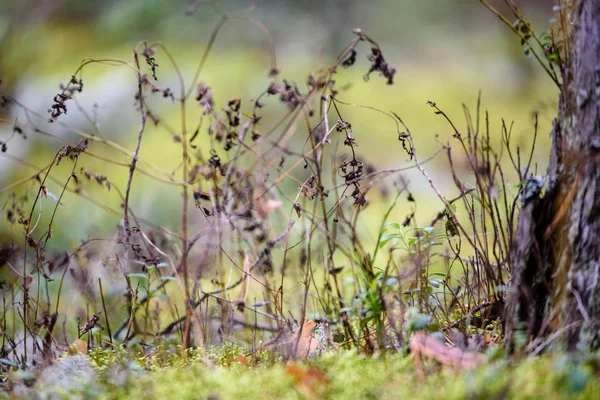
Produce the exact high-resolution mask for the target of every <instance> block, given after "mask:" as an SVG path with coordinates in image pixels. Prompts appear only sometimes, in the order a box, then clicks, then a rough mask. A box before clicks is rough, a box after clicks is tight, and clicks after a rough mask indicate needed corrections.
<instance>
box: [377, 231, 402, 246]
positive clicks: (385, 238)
mask: <svg viewBox="0 0 600 400" xmlns="http://www.w3.org/2000/svg"><path fill="white" fill-rule="evenodd" d="M401 238H402V235H401V234H400V233H391V234H389V235H384V236H382V237H381V239H379V248H381V247H383V246H385V244H386V243H387V242H389V241H390V240H392V239H401Z"/></svg>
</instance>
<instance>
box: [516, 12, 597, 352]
mask: <svg viewBox="0 0 600 400" xmlns="http://www.w3.org/2000/svg"><path fill="white" fill-rule="evenodd" d="M573 3H574V4H573V8H572V10H570V12H571V18H572V21H573V25H572V27H571V29H572V30H571V33H570V35H571V37H570V40H569V42H568V46H567V47H566V49H567V52H568V56H569V58H568V61H567V65H565V68H564V69H563V74H562V75H563V77H562V78H563V85H562V89H561V94H560V102H559V109H558V116H557V118H556V120H555V121H554V126H553V130H552V150H551V154H550V164H549V167H548V174H547V188H546V191H545V193H544V194H543V196H542V197H539V196H533V197H531V198H529V200H526V201H525V204H524V205H523V207H522V209H521V214H520V216H519V223H518V227H517V235H516V237H517V238H518V239H517V241H516V242H515V243H514V244H513V248H512V250H513V257H512V259H513V265H512V273H513V276H512V284H511V286H512V291H511V292H510V294H509V296H508V299H507V300H508V301H507V310H506V311H507V315H506V317H507V318H506V325H505V329H506V330H505V333H506V340H507V344H508V345H509V346H511V347H512V346H514V345H515V340H516V339H517V335H515V332H517V331H521V332H525V333H527V336H528V339H529V340H530V341H534V342H537V343H543V340H544V339H545V338H549V339H550V340H549V341H552V340H554V339H562V342H563V343H564V344H565V345H566V346H567V348H568V349H569V350H575V349H581V350H590V349H597V348H599V347H600V179H599V178H600V0H574V1H573ZM532 183H533V180H530V182H529V184H532ZM532 186H533V185H532ZM526 187H527V186H526ZM549 335H552V336H551V338H550V337H549ZM549 341H548V342H549Z"/></svg>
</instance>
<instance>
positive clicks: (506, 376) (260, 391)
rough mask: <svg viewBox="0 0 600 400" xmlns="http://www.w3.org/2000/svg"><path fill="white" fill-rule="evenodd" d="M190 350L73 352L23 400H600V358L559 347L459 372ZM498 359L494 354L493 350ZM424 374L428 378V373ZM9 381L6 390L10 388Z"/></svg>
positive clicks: (351, 357) (27, 386)
mask: <svg viewBox="0 0 600 400" xmlns="http://www.w3.org/2000/svg"><path fill="white" fill-rule="evenodd" d="M224 349H226V350H223V349H221V350H219V351H214V352H210V351H209V357H210V359H211V362H212V363H213V364H214V365H213V366H211V367H207V366H206V364H205V363H204V361H203V357H202V356H201V354H200V352H190V353H188V355H187V356H186V357H181V356H177V355H175V354H176V353H166V354H161V356H160V357H154V358H151V357H132V356H131V355H130V354H128V353H126V352H125V351H116V352H115V351H105V350H102V351H95V352H92V353H91V354H90V355H89V356H84V355H76V356H69V357H63V358H61V359H60V360H59V361H58V362H56V363H55V364H54V365H52V366H50V367H47V368H45V369H42V370H41V371H39V372H38V373H37V374H34V373H27V372H19V371H13V372H11V373H10V374H9V375H8V382H10V389H11V392H10V393H4V394H0V397H7V398H10V397H17V398H102V399H120V398H146V399H239V398H243V399H303V398H307V399H320V398H327V399H370V398H378V399H400V398H414V399H439V398H444V399H465V398H473V399H489V398H527V399H537V398H544V399H562V398H577V399H593V398H597V394H598V393H599V392H600V374H599V373H598V371H599V370H600V369H599V366H600V355H598V354H596V355H588V356H585V357H579V358H578V357H575V356H566V355H560V354H549V355H544V356H539V357H534V358H527V359H523V360H520V361H517V360H514V359H512V360H511V359H507V358H505V357H500V358H499V359H497V360H495V361H489V362H488V363H487V364H486V365H483V366H480V367H478V368H476V369H472V370H467V371H456V370H453V369H452V368H447V367H442V366H440V365H437V364H436V363H435V362H433V361H427V362H426V363H425V366H424V370H423V371H419V370H417V368H416V366H415V363H414V360H413V358H412V357H411V356H410V355H401V354H389V355H386V356H373V357H367V356H365V355H362V354H358V353H356V351H340V352H334V353H329V354H324V355H322V356H321V357H319V358H317V359H313V360H307V361H293V362H287V363H284V362H281V360H280V359H277V357H275V358H274V357H272V356H269V355H267V354H263V355H261V356H260V358H261V360H260V362H258V363H257V364H256V365H251V364H252V362H251V358H248V359H244V358H242V360H241V362H240V359H239V358H238V355H239V354H242V349H239V348H237V347H235V346H233V347H231V346H230V347H225V348H224ZM492 358H493V357H492ZM423 373H424V375H425V376H423ZM7 388H9V386H7V387H5V389H7Z"/></svg>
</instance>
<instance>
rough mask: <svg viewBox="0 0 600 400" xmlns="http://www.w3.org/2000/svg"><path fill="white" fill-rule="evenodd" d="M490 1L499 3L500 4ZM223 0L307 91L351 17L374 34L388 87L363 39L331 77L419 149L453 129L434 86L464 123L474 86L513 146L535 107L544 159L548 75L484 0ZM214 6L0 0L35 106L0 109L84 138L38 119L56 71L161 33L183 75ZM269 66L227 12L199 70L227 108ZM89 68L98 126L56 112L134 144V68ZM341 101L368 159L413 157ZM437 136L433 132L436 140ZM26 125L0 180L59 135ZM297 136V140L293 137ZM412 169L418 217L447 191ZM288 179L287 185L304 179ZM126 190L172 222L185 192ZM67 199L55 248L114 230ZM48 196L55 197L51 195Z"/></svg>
mask: <svg viewBox="0 0 600 400" xmlns="http://www.w3.org/2000/svg"><path fill="white" fill-rule="evenodd" d="M492 3H494V4H496V5H498V6H499V7H501V3H502V2H501V1H496V2H492ZM216 4H217V5H218V7H219V8H220V9H221V10H223V11H225V12H236V13H239V14H243V15H246V16H248V17H251V18H253V19H256V20H257V21H259V22H261V23H262V24H264V26H265V27H266V28H267V29H268V30H269V32H270V34H271V35H272V37H273V40H274V45H275V50H276V56H277V65H278V68H279V69H280V71H281V75H280V76H281V77H282V78H287V79H290V80H292V81H295V82H297V83H298V85H299V86H300V87H301V88H303V89H305V85H304V82H305V81H306V77H307V75H308V74H309V73H310V72H313V71H316V70H318V69H319V68H320V67H322V66H324V65H328V64H329V63H330V62H331V61H332V60H333V59H334V58H335V57H336V56H337V54H338V53H339V52H340V51H341V50H342V49H343V48H344V46H345V45H346V44H347V43H348V42H350V41H351V40H352V39H353V38H354V35H353V34H352V29H353V28H361V29H362V30H363V31H364V32H365V33H367V34H368V35H369V36H371V37H372V38H374V39H375V40H376V41H377V42H378V43H379V44H380V46H381V47H382V49H383V50H384V54H385V56H386V59H387V60H388V62H389V63H390V64H391V65H392V66H394V67H395V68H396V69H397V74H396V78H395V85H393V86H388V85H386V84H385V80H384V79H381V78H379V77H375V76H373V77H372V79H371V80H370V82H368V83H367V82H364V80H363V79H362V76H363V74H364V73H365V72H366V70H367V69H368V62H367V61H366V59H365V55H366V54H367V53H368V52H369V49H368V47H366V46H362V47H361V48H360V50H359V61H358V62H357V65H356V66H355V67H354V68H351V69H349V70H344V71H340V73H339V74H338V75H337V80H338V86H340V87H341V86H343V85H344V84H346V83H349V84H351V87H350V88H349V90H347V91H343V92H342V93H340V95H339V99H340V100H342V101H345V102H348V103H355V104H362V105H368V106H371V107H375V108H378V109H381V110H384V111H388V112H389V111H394V112H396V113H397V114H399V115H400V116H402V117H403V119H404V120H405V122H406V123H407V124H408V126H409V127H410V128H411V130H412V132H413V134H415V139H416V146H417V152H418V155H419V156H420V157H421V158H422V159H423V158H425V157H427V156H428V155H430V154H431V153H432V152H433V151H435V150H436V149H437V148H439V146H440V143H445V142H446V141H449V140H451V139H452V130H451V128H450V127H449V126H448V124H447V123H446V122H445V121H444V120H443V119H442V118H440V117H439V116H436V115H434V113H433V111H432V109H431V108H430V107H429V106H427V105H426V102H427V100H433V101H435V102H436V103H437V104H438V105H439V106H440V107H441V108H442V109H443V110H444V111H446V112H447V113H448V114H449V115H450V116H451V117H452V118H453V119H454V120H455V121H456V122H457V124H458V126H459V127H463V126H464V117H463V109H462V104H463V103H465V104H467V105H468V106H469V107H471V108H472V109H474V108H475V105H476V102H477V97H478V93H479V92H480V91H481V93H482V108H483V109H487V110H489V112H490V114H489V115H490V124H491V127H492V131H493V132H494V134H495V135H496V138H498V137H499V136H498V135H499V132H500V123H501V118H505V119H506V120H507V121H509V122H510V121H515V128H514V134H515V143H519V144H522V145H527V143H529V142H530V141H531V137H532V133H533V113H535V112H539V113H540V131H539V132H540V141H539V143H538V146H537V148H538V152H537V153H536V161H537V162H538V163H539V170H540V171H543V167H544V165H545V162H546V159H547V149H548V148H549V143H548V134H547V133H548V132H549V131H550V127H551V120H552V118H553V116H554V112H555V109H556V99H557V93H558V91H557V88H556V87H555V86H554V85H553V83H552V81H551V80H550V79H549V78H548V77H547V76H545V75H544V73H543V71H542V70H541V68H540V67H539V66H538V65H537V64H536V63H535V60H533V59H530V58H527V57H525V56H524V55H523V51H522V49H521V46H520V43H519V39H518V38H516V37H515V36H514V35H513V34H512V33H511V32H510V31H509V30H508V29H507V28H506V27H505V26H503V25H502V24H501V23H500V22H499V21H498V19H497V18H496V17H495V16H494V15H492V14H491V13H490V12H489V11H488V10H486V9H485V8H484V7H483V6H482V5H481V4H480V3H479V2H478V1H477V0H419V1H415V0H380V1H366V0H347V1H342V0H338V1H336V0H321V1H318V0H295V1H283V0H257V1H251V0H230V1H225V0H223V1H216ZM520 5H521V6H522V7H523V10H524V12H525V14H526V15H527V16H528V17H529V18H530V19H531V21H532V22H533V23H534V28H536V29H537V30H539V31H543V30H546V29H548V27H549V20H550V19H551V18H553V11H552V6H553V4H552V2H551V1H549V0H548V1H542V0H539V1H521V2H520ZM218 20H219V15H218V14H217V12H216V10H215V9H214V7H213V6H212V5H211V4H209V3H206V2H203V1H197V2H193V1H190V0H171V1H166V0H104V1H90V0H88V1H81V0H65V1H60V0H3V1H0V79H2V86H1V87H0V88H1V89H2V91H3V92H5V93H7V94H9V95H11V96H13V97H14V98H15V99H17V100H18V101H20V102H21V103H22V104H24V105H26V106H27V107H29V108H30V109H32V110H34V111H37V112H39V113H40V114H42V116H43V118H35V117H33V116H31V115H26V113H24V112H23V111H22V110H20V109H18V108H16V107H9V108H8V109H2V110H0V113H1V114H0V116H1V117H3V118H5V119H6V120H14V119H16V118H18V119H19V120H20V121H27V120H29V119H33V120H35V124H37V125H39V127H40V128H42V129H44V130H47V131H48V132H52V133H53V134H56V135H57V136H59V137H62V138H64V139H65V140H67V141H69V142H70V143H76V142H77V140H78V139H79V138H78V137H77V135H75V134H74V133H73V132H70V131H68V130H66V129H64V128H62V127H61V126H59V125H58V124H48V123H47V116H48V114H47V109H48V108H49V107H50V105H51V104H52V98H53V97H54V95H55V94H56V93H57V92H58V90H59V89H58V88H59V84H60V83H61V82H67V81H68V80H69V79H70V77H71V75H72V74H73V73H74V72H75V70H76V69H77V67H78V66H79V64H80V62H81V61H82V60H83V59H88V58H94V59H101V58H107V59H120V60H132V49H133V48H134V46H135V45H136V44H137V43H138V42H139V41H141V40H146V41H148V42H153V41H156V40H160V41H162V42H163V43H165V44H166V45H167V46H168V48H169V49H170V51H171V53H172V54H173V56H174V58H175V60H176V62H177V64H178V66H179V68H180V69H181V70H182V72H183V74H184V77H185V79H186V81H187V82H189V81H190V80H191V77H192V75H193V72H194V70H195V67H196V65H197V64H198V62H199V59H200V57H201V55H202V53H203V51H204V49H205V48H206V45H207V42H208V40H209V36H210V34H211V32H212V30H213V29H214V27H215V25H216V24H217V22H218ZM157 62H158V64H159V66H160V67H159V69H158V77H159V81H160V82H161V83H162V84H165V85H167V86H170V87H171V88H173V89H174V91H176V88H177V80H176V76H175V74H174V71H173V68H172V67H170V66H169V62H168V61H167V59H166V57H164V55H163V54H159V55H157ZM269 67H270V62H269V47H268V44H267V41H266V40H265V36H264V35H263V33H262V32H261V31H260V30H259V29H257V28H256V27H255V26H253V25H252V24H250V23H248V22H247V21H244V20H230V21H228V22H227V23H226V24H225V26H224V27H223V29H222V30H221V32H220V34H219V36H218V38H217V40H216V42H215V45H214V48H213V50H212V52H211V53H210V55H209V57H208V60H207V64H206V66H205V68H204V69H203V71H202V75H201V77H200V81H202V82H205V83H207V84H208V85H209V86H211V87H212V88H213V90H214V98H215V101H216V104H215V108H217V109H220V107H222V106H223V105H224V104H226V102H227V100H229V99H232V98H241V99H242V100H243V101H245V102H246V103H245V104H246V106H247V105H248V104H249V101H250V100H251V99H254V98H256V96H258V94H260V93H261V92H262V91H264V90H265V89H266V87H267V86H268V85H269V82H270V79H269V77H268V76H267V71H268V69H269ZM82 76H83V79H84V82H85V89H84V91H83V93H81V94H79V95H78V102H79V104H80V106H81V108H82V109H83V110H85V111H86V113H88V114H89V115H90V116H92V117H94V118H95V117H97V122H98V125H97V127H94V126H93V125H91V124H90V123H89V121H88V120H87V119H86V118H85V117H84V115H83V114H82V113H81V112H79V111H78V110H77V108H76V107H75V106H74V105H73V104H70V108H69V114H68V115H66V116H62V117H61V120H62V121H64V122H67V123H68V124H69V125H70V126H71V127H73V128H76V129H80V130H83V131H86V132H89V133H97V134H98V135H100V136H103V137H105V138H108V139H110V140H113V141H115V142H117V143H119V144H121V145H123V146H125V147H127V148H128V149H131V150H132V149H133V148H134V146H135V140H136V137H137V130H138V127H139V114H138V113H137V112H136V109H135V104H134V99H133V97H134V94H135V91H136V84H137V83H136V76H135V74H134V73H133V72H132V71H131V70H130V69H127V68H125V67H111V66H106V65H104V66H100V65H92V66H90V67H88V68H86V69H85V70H84V72H83V75H82ZM176 92H177V91H176ZM157 97H160V96H157ZM157 100H160V98H159V99H157ZM153 104H154V103H153ZM156 106H157V107H158V110H159V112H160V115H161V117H163V118H165V120H166V121H169V122H172V124H173V126H178V125H177V124H178V118H179V113H178V110H177V106H176V105H173V104H170V101H156ZM271 108H272V109H273V110H274V111H268V112H273V113H275V112H277V111H278V112H280V113H283V112H284V111H285V110H284V108H283V107H281V106H279V105H273V106H272V107H271ZM191 110H192V111H190V113H189V123H190V124H191V125H193V124H195V121H197V118H198V116H197V115H195V114H194V112H196V113H197V112H198V110H197V109H191ZM342 112H343V115H344V118H345V119H347V120H348V121H349V122H351V123H352V124H353V127H354V133H355V137H356V140H357V142H358V144H359V146H360V147H359V148H358V151H359V155H360V157H361V158H362V159H363V160H365V161H366V162H369V163H371V164H373V165H374V166H375V167H376V168H400V167H403V166H407V165H409V164H407V162H406V161H407V160H406V158H407V157H406V154H405V153H404V152H403V151H402V149H401V146H400V145H399V142H398V140H397V131H396V128H395V125H394V123H393V121H392V120H391V119H389V118H387V117H385V116H383V115H382V114H380V113H377V112H374V111H370V110H367V109H363V108H350V107H347V108H344V109H343V110H342ZM96 128H97V129H98V130H97V131H96ZM263 128H266V127H265V126H264V127H263ZM300 130H301V129H300ZM11 132H12V124H10V123H8V122H4V123H2V124H1V125H0V140H6V139H7V138H8V137H10V136H11ZM303 135H305V133H304V132H303V133H302V134H301V136H302V137H304V136H303ZM436 135H439V137H438V138H437V139H436ZM27 136H28V139H27V140H26V141H24V140H23V139H22V138H21V137H16V138H13V139H12V140H11V141H10V142H9V146H8V150H7V152H6V153H2V154H0V188H4V187H6V186H7V185H9V184H11V183H13V182H16V181H17V180H18V179H22V178H24V177H27V176H30V175H31V174H32V173H33V172H34V170H33V169H31V168H28V167H26V166H24V165H23V164H22V163H19V162H18V160H27V161H28V162H30V163H31V164H33V165H35V166H38V167H42V166H45V165H47V164H48V163H49V162H50V161H51V160H52V157H53V156H54V154H55V153H56V151H57V150H58V149H59V148H60V146H61V143H59V142H57V141H56V140H52V139H50V138H47V137H41V136H40V135H36V134H34V133H28V134H27ZM203 140H205V142H199V144H200V147H202V146H203V143H204V144H206V143H208V141H207V140H206V139H203ZM298 143H299V144H301V143H303V141H302V138H300V139H299V141H298ZM90 150H91V151H94V152H95V153H97V154H103V155H105V156H107V157H110V158H112V159H114V160H117V161H120V162H124V163H128V162H129V159H128V158H127V157H125V156H123V155H122V154H117V153H115V152H114V151H111V150H110V149H107V148H105V147H102V146H101V145H100V144H94V145H92V147H91V148H90ZM204 154H205V155H206V154H207V152H206V151H205V153H204ZM140 155H141V157H142V158H143V159H145V160H151V161H152V163H153V164H154V165H156V166H158V167H160V168H162V169H163V170H166V171H175V170H176V169H177V166H178V164H179V161H178V160H179V159H180V146H179V145H178V144H177V143H173V139H172V135H170V134H166V133H165V132H164V131H162V130H159V129H153V128H152V127H149V128H148V130H147V132H146V136H145V141H144V142H143V144H142V149H141V153H140ZM80 166H81V167H84V168H86V169H88V170H90V171H92V172H100V173H102V174H104V175H106V176H107V177H108V179H109V180H110V181H111V182H112V183H113V185H116V186H118V187H119V188H121V190H124V188H125V183H126V179H127V168H123V167H117V166H114V165H106V164H104V163H102V162H99V161H98V160H95V159H90V158H85V159H82V160H81V162H80ZM70 168H71V166H70V165H62V166H61V167H60V168H58V169H55V170H53V174H52V175H53V176H55V177H56V178H57V179H59V180H60V181H63V182H64V181H65V179H66V178H67V177H68V175H69V173H70ZM447 168H448V167H447V161H446V160H445V157H440V158H439V159H438V160H436V161H434V162H432V163H431V164H429V165H428V170H429V171H430V172H431V173H432V176H433V178H434V180H435V182H436V184H437V185H439V187H440V189H441V190H442V191H443V192H444V195H446V196H447V197H452V196H454V195H456V194H457V192H456V189H455V188H454V187H453V184H452V182H451V180H449V179H447V178H448V175H447V172H448V171H447ZM405 178H406V179H408V180H409V181H410V188H411V190H412V191H413V193H415V196H417V197H418V199H420V200H421V201H423V202H425V204H426V205H431V206H432V208H431V210H421V211H422V213H421V214H419V215H417V217H418V218H421V219H422V223H423V224H425V223H426V221H428V220H430V217H431V215H433V214H434V213H436V212H437V211H438V210H439V208H440V207H441V205H440V204H438V203H437V202H436V200H435V195H434V193H433V192H432V190H431V189H430V188H429V186H428V184H427V182H426V181H425V180H423V178H422V177H421V176H420V175H418V174H415V173H414V172H408V173H406V174H405ZM290 188H291V190H292V192H291V194H290V196H291V197H293V195H294V192H296V191H297V185H291V186H290ZM49 190H50V191H51V192H52V193H54V194H58V193H59V192H60V190H61V186H60V185H59V184H57V183H50V184H49ZM86 190H87V192H88V193H89V194H90V196H92V197H95V198H97V199H99V201H101V202H103V203H104V204H106V205H108V206H109V207H111V208H112V209H114V210H120V203H121V199H120V198H119V197H118V196H117V195H116V194H115V191H112V192H110V193H108V192H107V191H106V190H105V189H102V188H100V187H93V186H92V185H89V187H88V189H86ZM132 196H133V197H132V200H131V205H132V207H133V209H134V210H135V211H136V212H137V216H138V217H144V218H146V219H148V220H150V221H152V222H153V223H155V224H157V225H160V226H165V227H167V228H170V229H174V230H177V229H178V227H179V219H180V217H179V215H180V211H179V210H180V193H179V192H178V191H177V190H173V189H172V187H171V188H169V187H168V186H167V187H166V188H163V187H162V186H160V185H157V184H156V182H154V181H152V180H149V179H147V178H145V177H143V176H140V175H136V178H135V181H134V188H133V191H132ZM7 201H8V200H7V195H6V194H3V195H2V197H0V204H6V202H7ZM63 203H65V204H66V205H67V207H68V210H67V209H65V211H62V210H63V209H62V208H59V213H58V215H57V221H56V226H57V227H63V228H57V229H56V231H55V232H54V237H53V240H51V241H50V243H49V247H50V248H54V249H64V248H65V247H68V248H72V247H73V246H74V245H76V244H77V243H79V241H80V240H81V239H84V238H86V237H100V236H106V235H110V234H111V233H112V232H114V230H115V226H116V225H117V224H118V223H119V221H120V218H119V216H118V215H114V214H111V213H107V212H106V211H105V210H103V209H101V208H99V207H95V206H93V205H92V204H90V203H89V202H88V201H86V200H84V199H81V198H79V197H77V196H74V195H70V194H66V196H65V198H64V200H63ZM387 204H388V201H378V202H375V201H373V203H372V205H371V207H370V209H369V210H367V211H368V213H372V214H367V215H373V217H374V218H376V219H373V224H366V225H364V229H365V232H366V234H367V235H370V236H371V237H376V233H377V227H378V224H379V221H380V217H379V216H380V215H381V213H382V211H383V210H384V209H385V208H386V207H387ZM46 206H47V207H53V205H52V203H51V200H48V204H47V205H46ZM288 211H289V205H286V210H285V213H286V214H287V213H288ZM405 215H406V210H405V209H404V210H402V209H400V210H399V211H397V214H396V213H394V214H393V215H392V217H391V219H392V220H396V221H401V220H402V219H403V218H404V216H405ZM64 227H67V229H65V228H64ZM10 230H11V227H10V224H8V223H7V220H6V218H2V220H1V221H0V232H3V233H4V234H5V235H8V233H9V232H10ZM4 239H6V236H5V237H4ZM3 241H4V240H3Z"/></svg>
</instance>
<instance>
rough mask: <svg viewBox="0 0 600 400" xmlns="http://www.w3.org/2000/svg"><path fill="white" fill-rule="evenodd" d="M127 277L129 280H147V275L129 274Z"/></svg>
mask: <svg viewBox="0 0 600 400" xmlns="http://www.w3.org/2000/svg"><path fill="white" fill-rule="evenodd" d="M127 276H128V277H129V278H139V279H144V280H148V275H146V274H142V273H131V274H127Z"/></svg>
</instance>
